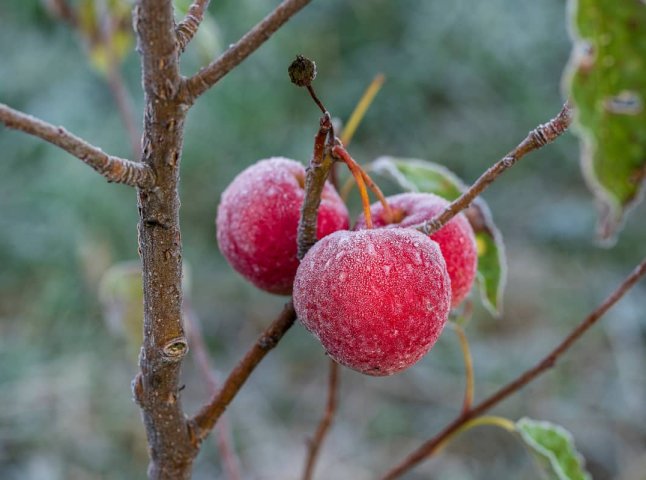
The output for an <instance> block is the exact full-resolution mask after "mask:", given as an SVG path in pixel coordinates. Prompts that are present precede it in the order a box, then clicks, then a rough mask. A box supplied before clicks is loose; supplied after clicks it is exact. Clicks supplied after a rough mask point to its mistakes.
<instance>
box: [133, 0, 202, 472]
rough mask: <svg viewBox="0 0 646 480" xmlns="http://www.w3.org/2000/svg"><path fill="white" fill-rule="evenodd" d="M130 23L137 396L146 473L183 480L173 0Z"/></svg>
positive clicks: (150, 1) (158, 0) (185, 434)
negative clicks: (136, 144)
mask: <svg viewBox="0 0 646 480" xmlns="http://www.w3.org/2000/svg"><path fill="white" fill-rule="evenodd" d="M133 24H134V27H135V31H136V33H137V50H138V51H139V53H140V55H141V65H142V76H143V81H142V83H143V87H144V93H145V112H144V137H143V161H144V162H145V163H146V164H147V165H148V166H149V167H150V168H151V169H152V170H153V171H154V172H155V176H156V179H157V188H156V189H155V191H154V192H147V191H143V190H140V191H139V218H140V219H139V250H140V253H141V258H142V263H143V285H144V342H143V347H142V350H141V354H140V362H139V364H140V368H141V373H140V375H138V377H137V378H136V379H135V384H134V392H135V398H136V400H137V402H138V403H139V405H140V406H141V409H142V414H143V418H144V423H145V426H146V433H147V437H148V445H149V454H150V464H149V468H148V476H149V478H151V479H155V480H171V479H174V480H188V479H189V478H190V475H191V468H192V463H193V459H194V458H195V456H196V455H197V452H198V448H197V446H196V444H195V442H194V437H193V432H192V431H191V429H190V427H189V424H188V422H187V421H186V418H185V416H184V412H183V409H182V403H181V397H180V393H179V375H180V366H181V363H182V360H183V358H184V356H185V355H186V353H187V351H188V342H187V340H186V336H185V333H184V326H183V321H182V286H181V278H182V242H181V235H180V228H179V205H180V203H179V195H178V181H179V164H180V155H181V151H182V143H183V130H184V119H185V114H186V108H185V105H184V104H183V103H182V101H181V100H180V99H179V98H178V95H177V93H178V91H179V87H180V83H181V80H180V74H179V65H178V50H177V40H176V37H175V22H174V20H173V7H172V3H171V0H138V1H137V4H136V6H135V10H134V18H133Z"/></svg>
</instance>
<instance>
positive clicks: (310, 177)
mask: <svg viewBox="0 0 646 480" xmlns="http://www.w3.org/2000/svg"><path fill="white" fill-rule="evenodd" d="M330 132H332V134H333V130H332V119H331V118H330V114H329V113H327V112H325V114H324V115H323V116H322V117H321V120H320V123H319V130H318V132H317V133H316V136H315V137H314V151H313V153H312V159H311V160H310V163H309V165H308V166H307V170H306V174H305V198H304V199H303V205H301V217H300V220H299V222H298V240H297V253H296V256H297V258H298V259H299V260H302V259H303V257H304V256H305V254H306V253H307V252H308V250H309V249H310V248H312V245H314V244H315V243H316V240H317V238H316V232H317V225H318V211H319V206H320V205H321V194H322V193H323V188H324V187H325V181H326V180H327V177H328V175H329V174H330V169H331V168H332V165H333V164H334V160H333V159H332V157H331V156H330V155H326V153H325V144H326V140H327V138H328V135H329V134H330Z"/></svg>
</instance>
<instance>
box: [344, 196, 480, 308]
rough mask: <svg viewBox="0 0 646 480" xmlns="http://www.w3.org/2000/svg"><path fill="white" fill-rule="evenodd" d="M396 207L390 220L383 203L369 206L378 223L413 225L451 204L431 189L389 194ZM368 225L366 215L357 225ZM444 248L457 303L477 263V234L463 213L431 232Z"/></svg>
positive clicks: (454, 304) (362, 226) (374, 222)
mask: <svg viewBox="0 0 646 480" xmlns="http://www.w3.org/2000/svg"><path fill="white" fill-rule="evenodd" d="M386 200H387V201H388V204H389V205H390V207H391V209H392V210H393V214H394V217H395V218H394V221H393V222H392V223H388V219H387V218H386V217H385V215H384V209H383V206H382V205H381V204H380V203H375V204H373V205H372V206H371V207H370V212H371V213H372V222H373V226H374V227H375V228H377V227H384V226H387V227H410V226H413V225H418V224H420V223H422V222H424V221H426V220H430V219H431V218H433V217H434V216H436V215H437V214H439V213H441V212H442V211H443V210H444V209H445V208H446V206H447V205H448V204H449V202H448V201H447V200H445V199H444V198H442V197H438V196H437V195H433V194H432V193H402V194H399V195H393V196H391V197H387V198H386ZM361 228H365V218H364V216H363V215H361V216H360V217H359V218H358V219H357V224H356V225H355V229H361ZM431 239H432V240H435V241H436V242H437V243H438V244H439V246H440V250H441V251H442V255H443V256H444V260H445V261H446V269H447V270H448V272H449V278H450V279H451V292H452V295H451V297H452V300H451V306H452V307H457V306H458V305H459V304H460V303H461V302H462V300H464V298H465V297H466V296H467V295H468V294H469V291H470V290H471V286H472V285H473V280H474V279H475V276H476V270H477V267H478V251H477V247H476V242H475V234H474V233H473V229H472V228H471V225H470V224H469V221H468V220H467V218H466V217H465V216H464V214H462V213H460V214H458V215H456V216H455V217H453V219H452V220H451V221H449V222H448V223H447V224H446V225H444V227H442V228H441V229H440V230H438V231H437V232H435V233H434V234H433V235H431Z"/></svg>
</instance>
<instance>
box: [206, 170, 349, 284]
mask: <svg viewBox="0 0 646 480" xmlns="http://www.w3.org/2000/svg"><path fill="white" fill-rule="evenodd" d="M304 183H305V168H304V167H303V166H302V165H301V164H300V163H298V162H296V161H294V160H289V159H287V158H282V157H274V158H269V159H266V160H261V161H259V162H257V163H256V164H254V165H252V166H250V167H248V168H247V169H245V170H243V171H242V172H241V173H240V174H239V175H238V176H237V177H236V178H235V179H234V180H233V182H231V184H230V185H229V186H228V187H227V188H226V190H225V191H224V192H223V193H222V199H221V201H220V206H219V207H218V213H217V219H216V227H217V239H218V244H219V246H220V251H221V252H222V254H223V255H224V257H225V258H226V259H227V261H228V262H229V264H230V265H231V266H232V267H233V269H234V270H236V271H237V272H238V273H240V274H241V275H242V276H243V277H244V278H246V279H247V280H249V281H250V282H251V283H253V284H254V285H255V286H256V287H258V288H261V289H263V290H266V291H268V292H271V293H276V294H283V295H288V294H289V293H291V291H292V284H293V282H294V275H295V274H296V268H297V267H298V259H297V258H296V234H297V228H298V220H299V218H300V208H301V205H302V203H303V199H304V197H305V190H304ZM348 226H349V218H348V210H347V208H346V207H345V204H344V203H343V201H342V200H341V198H340V197H339V195H338V194H337V193H336V190H334V187H332V185H330V184H326V185H325V187H324V189H323V194H322V198H321V206H320V208H319V213H318V223H317V236H318V238H322V237H324V236H326V235H329V234H330V233H332V232H335V231H337V230H342V229H347V228H348Z"/></svg>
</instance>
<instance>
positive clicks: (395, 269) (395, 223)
mask: <svg viewBox="0 0 646 480" xmlns="http://www.w3.org/2000/svg"><path fill="white" fill-rule="evenodd" d="M304 186H305V168H304V167H303V166H302V165H301V164H300V163H298V162H296V161H294V160H289V159H286V158H282V157H275V158H270V159H267V160H261V161H259V162H258V163H256V164H254V165H252V166H251V167H249V168H247V169H246V170H244V171H243V172H242V173H240V174H239V175H238V176H237V177H236V178H235V179H234V180H233V182H232V183H231V184H230V185H229V186H228V187H227V189H226V190H225V191H224V193H223V194H222V199H221V202H220V205H219V208H218V213H217V219H216V226H217V239H218V243H219V246H220V250H221V252H222V254H223V255H224V257H225V258H226V260H227V261H228V262H229V264H230V265H231V266H232V267H233V268H234V270H236V271H237V272H238V273H240V274H241V275H242V276H243V277H244V278H245V279H247V280H248V281H250V282H251V283H253V284H254V285H255V286H257V287H258V288H260V289H263V290H265V291H267V292H271V293H275V294H283V295H289V294H292V295H293V301H294V308H295V310H296V313H297V315H298V318H299V320H300V322H301V323H302V324H303V325H304V326H305V328H307V329H308V330H309V331H310V332H311V333H313V334H314V335H315V336H316V337H317V338H318V339H319V341H320V342H321V344H322V345H323V347H324V348H325V350H326V352H327V353H328V355H329V356H330V357H332V358H333V359H334V360H336V361H337V362H339V363H340V364H342V365H345V366H347V367H349V368H352V369H354V370H357V371H359V372H362V373H365V374H368V375H377V376H382V375H391V374H393V373H397V372H399V371H402V370H404V369H406V368H408V367H410V366H412V365H413V364H415V363H416V362H417V361H418V360H419V359H420V358H422V357H423V356H424V355H425V354H426V353H427V352H428V351H429V350H430V349H431V347H432V346H433V344H434V343H435V342H436V340H437V339H438V337H439V336H440V333H441V332H442V329H443V328H444V325H445V324H446V322H447V319H448V316H449V312H450V310H451V308H455V307H457V306H458V305H459V304H460V303H461V302H462V301H463V300H464V298H465V297H466V296H467V295H468V293H469V291H470V290H471V286H472V284H473V281H474V278H475V275H476V267H477V258H478V257H477V250H476V243H475V235H474V233H473V230H472V228H471V226H470V224H469V222H468V220H467V219H466V217H465V216H464V215H463V214H459V215H457V216H456V217H454V218H453V219H452V220H451V221H449V222H448V223H447V224H446V225H445V226H444V227H442V228H441V229H440V230H439V231H437V232H436V233H434V234H432V235H430V236H429V235H426V234H424V233H421V232H419V231H418V230H416V229H414V228H411V227H413V226H416V225H419V224H421V223H423V222H424V221H426V220H430V219H431V218H433V217H434V216H436V215H437V214H439V213H440V212H441V211H442V210H444V208H445V207H446V206H447V205H448V202H447V201H446V200H444V199H443V198H441V197H438V196H436V195H433V194H429V193H404V194H400V195H395V196H392V197H387V198H386V201H387V205H388V206H389V211H388V212H386V211H385V209H384V205H383V204H382V203H375V204H373V205H372V206H371V207H370V215H371V217H372V225H373V228H372V229H366V218H365V215H364V214H361V215H360V216H359V217H358V219H357V221H356V223H355V226H354V229H353V230H349V225H350V220H349V214H348V210H347V208H346V206H345V204H344V203H343V201H342V200H341V198H340V197H339V195H338V194H337V192H336V190H335V189H334V187H333V186H332V185H331V184H329V183H326V185H325V187H324V189H323V193H322V196H321V205H320V207H319V213H318V223H317V238H318V242H317V243H316V244H315V245H314V246H313V247H312V248H311V249H310V250H309V252H307V254H306V255H305V257H304V258H303V259H302V261H301V262H300V263H299V261H298V259H297V229H298V222H299V218H300V209H301V205H302V204H303V201H304V198H305V187H304ZM366 208H367V207H366ZM387 213H388V214H387ZM366 214H368V212H367V211H366Z"/></svg>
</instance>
